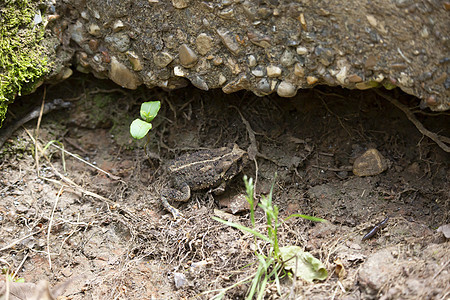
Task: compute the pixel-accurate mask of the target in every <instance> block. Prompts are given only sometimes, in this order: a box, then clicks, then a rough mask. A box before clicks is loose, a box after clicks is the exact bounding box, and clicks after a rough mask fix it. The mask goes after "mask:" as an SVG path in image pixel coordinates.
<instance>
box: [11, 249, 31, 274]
mask: <svg viewBox="0 0 450 300" xmlns="http://www.w3.org/2000/svg"><path fill="white" fill-rule="evenodd" d="M27 258H28V252H27V254H25V256H24V257H23V259H22V261H21V262H20V264H19V266H18V267H17V268H16V270H15V271H14V274H13V276H12V279H13V280H14V278H16V276H17V273H18V272H19V270H20V268H22V266H23V264H24V262H25V261H26V260H27Z"/></svg>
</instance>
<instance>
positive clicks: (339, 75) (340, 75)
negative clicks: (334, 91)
mask: <svg viewBox="0 0 450 300" xmlns="http://www.w3.org/2000/svg"><path fill="white" fill-rule="evenodd" d="M346 78H347V66H343V67H342V69H341V70H340V71H339V73H337V74H336V79H337V81H339V83H340V84H342V85H344V84H345V79H346Z"/></svg>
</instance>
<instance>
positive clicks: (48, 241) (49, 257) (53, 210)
mask: <svg viewBox="0 0 450 300" xmlns="http://www.w3.org/2000/svg"><path fill="white" fill-rule="evenodd" d="M63 190H64V185H61V188H60V189H59V192H58V194H57V195H56V201H55V205H53V209H52V214H51V215H50V222H49V223H48V232H47V255H48V264H49V267H50V270H51V269H52V258H51V254H50V232H51V230H52V223H53V217H54V215H55V210H56V206H57V205H58V202H59V198H60V197H61V194H62V192H63Z"/></svg>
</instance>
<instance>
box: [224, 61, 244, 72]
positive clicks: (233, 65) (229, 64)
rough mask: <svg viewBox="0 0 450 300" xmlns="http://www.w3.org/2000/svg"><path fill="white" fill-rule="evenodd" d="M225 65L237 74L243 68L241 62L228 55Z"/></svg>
mask: <svg viewBox="0 0 450 300" xmlns="http://www.w3.org/2000/svg"><path fill="white" fill-rule="evenodd" d="M225 65H226V66H227V67H228V68H229V69H230V70H231V72H232V73H233V74H235V75H236V74H239V73H241V68H240V66H239V64H238V63H237V61H236V60H234V59H233V58H232V57H228V59H227V61H226V62H225Z"/></svg>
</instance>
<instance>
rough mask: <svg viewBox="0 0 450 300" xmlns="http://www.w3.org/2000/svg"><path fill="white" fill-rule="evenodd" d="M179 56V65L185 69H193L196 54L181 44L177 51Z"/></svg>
mask: <svg viewBox="0 0 450 300" xmlns="http://www.w3.org/2000/svg"><path fill="white" fill-rule="evenodd" d="M179 54H180V63H181V65H182V66H183V67H185V68H191V67H193V66H194V65H195V64H196V63H197V60H198V57H197V54H195V52H194V51H193V50H192V49H191V48H189V47H188V45H186V44H183V45H181V46H180V49H179Z"/></svg>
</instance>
